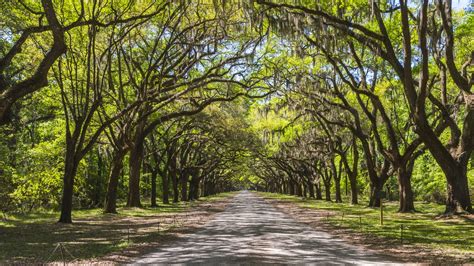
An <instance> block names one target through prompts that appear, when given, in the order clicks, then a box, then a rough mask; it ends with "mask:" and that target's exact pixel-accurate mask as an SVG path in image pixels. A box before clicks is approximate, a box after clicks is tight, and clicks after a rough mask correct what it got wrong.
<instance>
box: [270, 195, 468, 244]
mask: <svg viewBox="0 0 474 266" xmlns="http://www.w3.org/2000/svg"><path fill="white" fill-rule="evenodd" d="M261 195H262V196H264V197H267V198H272V199H278V200H283V201H289V202H293V203H294V204H296V205H297V206H300V207H303V208H311V209H317V210H318V211H320V212H321V216H323V217H324V218H323V220H324V221H327V222H328V223H330V224H332V225H335V226H342V227H344V228H348V229H351V230H353V231H357V232H361V233H364V234H371V235H376V236H380V237H383V238H385V239H391V240H396V241H400V233H401V232H400V231H401V230H400V226H401V225H403V242H404V243H405V244H406V243H411V244H413V243H416V244H423V245H427V246H429V247H433V248H439V249H443V250H448V249H451V250H457V251H459V252H461V253H465V252H468V253H474V220H473V217H472V215H471V216H470V217H468V216H464V217H451V218H441V217H440V214H442V213H443V211H444V206H443V205H439V204H433V203H423V202H415V208H416V209H417V210H418V211H417V212H415V213H398V212H397V210H398V202H393V201H392V202H384V224H383V226H382V225H380V208H368V207H366V206H367V202H361V203H360V204H359V205H351V204H348V203H334V202H327V201H323V200H309V199H302V198H300V197H296V196H289V195H283V194H275V193H261Z"/></svg>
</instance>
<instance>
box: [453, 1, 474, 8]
mask: <svg viewBox="0 0 474 266" xmlns="http://www.w3.org/2000/svg"><path fill="white" fill-rule="evenodd" d="M452 1H453V9H456V10H459V9H463V8H465V7H466V6H467V4H468V3H469V1H470V0H452Z"/></svg>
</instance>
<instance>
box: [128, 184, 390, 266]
mask: <svg viewBox="0 0 474 266" xmlns="http://www.w3.org/2000/svg"><path fill="white" fill-rule="evenodd" d="M136 263H185V264H206V265H207V264H223V263H226V264H247V263H258V264H262V263H271V264H275V263H277V264H279V263H285V264H288V263H289V264H295V263H297V264H300V263H324V264H326V263H329V264H364V265H366V264H377V265H380V264H392V263H395V262H394V261H393V260H392V259H390V258H388V257H385V256H382V255H378V254H375V253H373V252H371V251H367V250H364V249H362V248H359V247H357V246H353V245H350V244H348V243H346V242H344V241H342V240H339V239H336V238H335V237H334V236H332V235H330V234H328V233H325V232H322V231H317V230H314V229H313V228H311V227H309V226H307V225H304V224H301V223H299V222H297V221H296V220H294V219H293V218H291V217H289V216H288V215H286V214H284V213H282V212H280V211H278V210H277V209H275V208H274V207H273V206H271V205H270V204H269V203H267V202H265V201H264V200H263V199H262V198H261V197H259V196H258V195H256V194H255V193H251V192H248V191H244V192H241V193H240V194H238V195H237V196H235V197H234V199H233V200H232V202H231V203H230V204H229V205H228V207H227V208H226V210H225V211H224V212H222V213H220V214H218V215H217V216H216V217H215V218H214V219H213V220H211V221H210V222H209V223H208V224H207V225H205V226H204V228H203V229H202V230H200V231H198V232H196V233H193V234H189V235H187V236H185V237H183V238H181V239H180V240H177V241H175V242H172V243H169V244H165V245H163V246H162V247H161V248H159V249H158V250H157V251H156V252H153V253H150V254H147V255H146V256H144V257H142V258H140V259H138V260H137V261H136Z"/></svg>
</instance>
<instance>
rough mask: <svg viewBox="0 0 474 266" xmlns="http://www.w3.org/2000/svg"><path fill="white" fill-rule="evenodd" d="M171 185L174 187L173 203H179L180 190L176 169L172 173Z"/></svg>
mask: <svg viewBox="0 0 474 266" xmlns="http://www.w3.org/2000/svg"><path fill="white" fill-rule="evenodd" d="M171 183H172V185H173V202H174V203H177V202H178V201H179V189H178V177H177V174H176V170H175V169H174V170H172V171H171Z"/></svg>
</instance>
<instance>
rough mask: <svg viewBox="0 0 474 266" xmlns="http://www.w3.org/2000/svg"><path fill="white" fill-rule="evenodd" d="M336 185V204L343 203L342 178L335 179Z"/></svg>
mask: <svg viewBox="0 0 474 266" xmlns="http://www.w3.org/2000/svg"><path fill="white" fill-rule="evenodd" d="M334 185H335V186H336V203H341V202H342V197H341V179H340V178H334Z"/></svg>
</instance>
